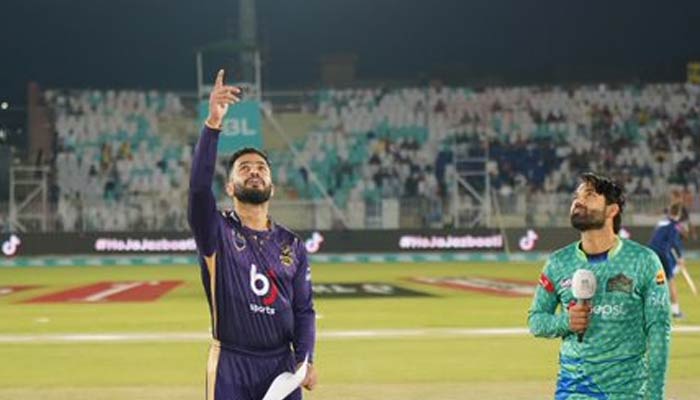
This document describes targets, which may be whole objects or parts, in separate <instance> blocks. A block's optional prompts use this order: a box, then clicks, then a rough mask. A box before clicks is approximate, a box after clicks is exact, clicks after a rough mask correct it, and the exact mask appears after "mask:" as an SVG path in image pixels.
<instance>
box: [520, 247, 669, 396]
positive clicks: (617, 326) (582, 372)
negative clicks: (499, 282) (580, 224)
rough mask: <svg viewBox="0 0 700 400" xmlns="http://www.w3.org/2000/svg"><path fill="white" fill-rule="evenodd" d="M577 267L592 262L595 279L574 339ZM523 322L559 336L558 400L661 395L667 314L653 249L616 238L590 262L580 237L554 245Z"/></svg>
mask: <svg viewBox="0 0 700 400" xmlns="http://www.w3.org/2000/svg"><path fill="white" fill-rule="evenodd" d="M577 269H588V270H591V271H592V272H593V273H594V274H595V276H596V282H597V289H596V292H595V295H594V296H593V298H592V299H591V316H590V319H589V324H588V328H587V329H586V332H585V335H584V338H583V341H582V342H580V343H579V341H578V335H577V334H576V333H573V332H571V331H570V330H569V314H568V308H569V307H570V306H571V305H573V304H575V302H576V299H575V298H574V297H573V294H572V292H571V278H572V276H573V274H574V272H575V271H576V270H577ZM557 308H559V312H556V311H557ZM528 325H529V327H530V331H531V332H532V333H533V334H534V335H535V336H539V337H549V338H554V337H561V338H563V342H562V345H561V350H560V353H559V364H560V369H559V376H558V380H557V389H556V394H555V398H556V399H557V400H559V399H570V400H573V399H611V400H613V399H654V400H656V399H663V398H664V388H665V381H666V370H667V366H668V350H669V342H670V332H671V315H670V304H669V296H668V287H667V285H666V277H665V275H664V271H663V267H662V266H661V262H660V261H659V259H658V257H657V256H656V254H654V252H653V251H652V250H651V249H649V248H647V247H645V246H643V245H641V244H639V243H636V242H633V241H631V240H625V239H619V241H618V244H617V245H616V246H615V248H614V249H612V250H611V251H610V252H609V253H608V254H607V257H603V258H601V259H598V260H596V261H595V262H594V261H593V259H591V260H589V258H588V257H587V256H586V254H585V253H584V252H583V251H582V250H581V248H580V242H577V243H574V244H571V245H569V246H567V247H564V248H562V249H560V250H558V251H556V252H554V253H553V254H552V255H551V256H550V257H549V260H548V261H547V264H546V265H545V267H544V270H543V271H542V275H541V276H540V281H539V285H538V287H537V290H536V292H535V297H534V299H533V302H532V306H531V307H530V312H529V318H528Z"/></svg>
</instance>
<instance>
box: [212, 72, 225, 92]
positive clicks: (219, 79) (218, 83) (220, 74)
mask: <svg viewBox="0 0 700 400" xmlns="http://www.w3.org/2000/svg"><path fill="white" fill-rule="evenodd" d="M221 86H224V70H223V69H220V70H219V72H218V73H217V74H216V80H215V81H214V87H217V88H218V87H221Z"/></svg>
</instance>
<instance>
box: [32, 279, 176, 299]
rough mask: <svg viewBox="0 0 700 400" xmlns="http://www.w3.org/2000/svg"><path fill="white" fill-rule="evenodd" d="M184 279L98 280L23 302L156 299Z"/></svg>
mask: <svg viewBox="0 0 700 400" xmlns="http://www.w3.org/2000/svg"><path fill="white" fill-rule="evenodd" d="M181 284H182V281H129V282H98V283H95V284H92V285H86V286H80V287H77V288H73V289H69V290H64V291H60V292H56V293H49V294H46V295H43V296H39V297H34V298H31V299H28V300H25V301H22V303H114V302H146V301H155V300H157V299H159V298H160V297H162V296H163V295H165V294H166V293H168V292H169V291H171V290H172V289H174V288H175V287H177V286H179V285H181Z"/></svg>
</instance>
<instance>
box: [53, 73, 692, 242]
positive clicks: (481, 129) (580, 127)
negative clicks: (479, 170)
mask: <svg viewBox="0 0 700 400" xmlns="http://www.w3.org/2000/svg"><path fill="white" fill-rule="evenodd" d="M45 98H46V101H47V102H48V103H49V104H50V105H51V107H52V109H53V111H54V115H55V120H54V121H55V129H56V132H57V144H56V159H55V162H56V171H57V176H56V185H57V187H58V188H59V192H60V194H59V195H58V215H59V219H60V221H61V223H60V225H61V228H62V229H64V230H74V229H86V230H122V229H127V228H128V229H132V230H133V229H183V228H184V227H185V219H184V217H185V216H184V215H183V210H184V209H185V208H184V198H185V194H186V193H185V191H186V181H187V180H186V176H187V172H186V171H187V170H188V165H189V155H190V152H191V144H190V143H191V142H192V138H189V140H184V141H183V140H181V139H177V138H176V137H175V135H170V134H168V132H163V131H162V130H161V129H160V128H159V127H160V126H161V125H163V123H162V121H163V120H164V119H167V118H169V117H172V116H175V115H179V116H182V115H186V114H187V112H186V110H185V108H186V107H184V106H183V102H182V101H181V99H180V98H179V97H178V96H177V95H175V94H173V93H157V92H137V91H125V92H114V91H107V92H100V91H47V92H45ZM316 101H317V104H316V106H315V107H313V109H315V110H316V113H317V117H318V119H317V121H319V122H317V123H316V124H315V126H314V127H313V129H311V131H310V132H309V133H308V134H306V135H305V136H303V137H302V138H297V139H296V140H294V144H293V145H294V148H295V150H296V152H297V155H292V153H291V152H290V151H286V150H279V149H276V150H273V151H271V154H270V157H271V161H272V163H273V172H274V174H275V177H274V178H275V181H276V184H277V187H278V193H280V195H281V196H282V197H283V198H288V199H311V200H314V199H320V198H322V197H323V192H322V191H321V189H320V188H319V187H318V185H315V184H313V183H312V181H311V179H310V174H312V173H313V174H314V175H315V177H316V178H317V179H318V180H319V181H320V182H321V183H322V186H323V187H325V188H326V190H327V193H328V194H329V195H330V196H331V197H332V198H333V200H334V202H335V203H336V205H337V206H338V207H340V208H342V209H360V210H363V209H364V208H363V207H365V206H366V207H367V210H369V209H371V208H372V205H376V204H378V203H380V202H381V201H382V199H398V200H399V202H400V203H401V204H405V205H407V206H406V208H407V209H412V210H414V212H416V211H417V213H418V214H420V215H421V218H420V221H419V222H418V223H419V225H421V226H442V225H444V224H445V223H446V221H445V219H444V215H445V214H446V213H444V212H443V210H446V209H448V207H449V202H450V201H452V197H451V194H450V192H451V190H453V187H454V186H455V185H454V180H455V179H456V178H455V177H456V173H457V172H458V171H456V170H455V163H454V162H453V160H454V159H455V156H456V155H458V154H470V153H472V152H474V153H486V154H488V158H489V162H488V163H487V173H488V175H489V180H490V184H491V188H492V189H493V193H494V197H495V199H496V200H497V201H498V203H499V204H500V210H501V212H503V213H504V214H509V213H513V214H520V215H532V213H526V212H524V211H525V210H526V209H530V208H531V207H534V208H535V209H537V210H538V212H539V214H544V215H551V216H552V218H553V216H554V215H558V214H561V212H560V211H561V208H562V207H568V198H569V196H570V193H571V191H572V189H573V186H572V185H574V184H575V183H576V175H577V174H578V173H580V172H582V171H586V170H597V171H606V172H608V173H611V174H613V175H615V176H616V177H618V178H620V179H621V180H622V181H623V182H625V183H626V186H627V190H628V193H630V195H631V196H633V197H634V198H635V199H636V200H637V201H635V206H636V207H643V206H644V205H645V204H647V205H649V207H659V204H662V203H663V202H664V201H665V200H666V197H665V196H667V193H669V191H670V189H671V188H683V189H684V190H686V191H687V192H688V193H690V194H691V195H692V196H694V199H695V200H694V201H695V203H696V204H695V209H700V207H698V204H697V202H698V199H697V198H698V196H697V194H698V193H700V190H699V189H700V159H699V157H698V156H699V153H700V111H699V110H700V95H699V94H698V92H697V91H693V89H692V88H691V87H687V86H684V85H681V84H648V85H639V86H619V87H608V86H605V85H597V86H578V87H568V88H563V87H508V88H500V87H493V88H486V89H482V90H473V89H470V88H462V87H443V86H440V85H432V86H430V87H428V88H398V89H382V88H378V89H346V90H334V89H328V90H322V91H319V92H318V94H317V99H316ZM195 132H196V129H194V128H193V134H194V133H195ZM307 167H308V168H307ZM218 172H219V174H220V175H221V177H223V175H224V169H223V166H222V167H221V168H220V170H219V171H218ZM562 198H563V199H564V200H562ZM655 199H656V200H659V201H656V202H655V201H654V200H655ZM357 204H362V207H359V208H357V206H356V205H357ZM156 210H158V212H156ZM164 210H166V211H164ZM402 210H403V208H402ZM552 223H554V221H553V222H552Z"/></svg>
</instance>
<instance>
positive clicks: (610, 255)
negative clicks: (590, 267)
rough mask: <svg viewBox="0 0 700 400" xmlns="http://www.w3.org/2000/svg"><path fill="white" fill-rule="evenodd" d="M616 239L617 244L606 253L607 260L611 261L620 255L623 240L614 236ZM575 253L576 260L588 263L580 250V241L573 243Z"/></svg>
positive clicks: (584, 254)
mask: <svg viewBox="0 0 700 400" xmlns="http://www.w3.org/2000/svg"><path fill="white" fill-rule="evenodd" d="M615 237H616V238H617V244H616V245H615V246H613V248H612V249H610V251H608V260H612V259H613V258H614V257H615V256H616V255H618V254H619V253H620V250H622V246H623V244H624V240H622V238H620V236H617V235H616V236H615ZM575 245H576V246H575V249H576V250H575V251H576V258H578V259H579V260H581V261H586V262H588V257H586V253H585V252H584V251H583V250H581V241H580V240H579V241H578V242H576V243H575Z"/></svg>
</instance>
